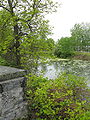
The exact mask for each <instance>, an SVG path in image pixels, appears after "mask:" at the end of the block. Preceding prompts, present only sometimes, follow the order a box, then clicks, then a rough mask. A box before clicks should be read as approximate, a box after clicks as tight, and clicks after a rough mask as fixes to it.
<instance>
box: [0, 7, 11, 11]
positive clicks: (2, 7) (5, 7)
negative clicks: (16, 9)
mask: <svg viewBox="0 0 90 120" xmlns="http://www.w3.org/2000/svg"><path fill="white" fill-rule="evenodd" d="M0 7H2V8H3V9H5V10H7V11H8V12H11V11H10V10H9V9H7V8H6V7H4V6H2V5H0Z"/></svg>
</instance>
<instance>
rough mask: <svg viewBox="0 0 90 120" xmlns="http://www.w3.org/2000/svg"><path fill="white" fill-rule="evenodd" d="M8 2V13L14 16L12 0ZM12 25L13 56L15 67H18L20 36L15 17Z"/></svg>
mask: <svg viewBox="0 0 90 120" xmlns="http://www.w3.org/2000/svg"><path fill="white" fill-rule="evenodd" d="M8 4H9V9H10V13H11V15H12V17H15V13H14V11H13V6H12V1H11V0H8ZM13 22H14V24H15V25H14V26H13V29H14V39H15V42H14V47H13V49H14V48H15V58H16V61H15V62H16V65H17V67H20V58H21V57H20V50H19V47H20V36H19V26H18V23H17V18H16V19H14V21H13Z"/></svg>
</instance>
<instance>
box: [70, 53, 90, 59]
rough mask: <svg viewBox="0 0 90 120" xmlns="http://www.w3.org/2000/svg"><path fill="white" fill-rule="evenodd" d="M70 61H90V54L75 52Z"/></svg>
mask: <svg viewBox="0 0 90 120" xmlns="http://www.w3.org/2000/svg"><path fill="white" fill-rule="evenodd" d="M72 59H79V60H87V61H90V53H88V52H75V54H74V56H73V57H72Z"/></svg>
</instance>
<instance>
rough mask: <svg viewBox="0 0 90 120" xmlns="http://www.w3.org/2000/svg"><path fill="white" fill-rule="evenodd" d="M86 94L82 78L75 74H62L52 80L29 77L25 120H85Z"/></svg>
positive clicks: (87, 101)
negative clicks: (27, 114) (27, 116)
mask: <svg viewBox="0 0 90 120" xmlns="http://www.w3.org/2000/svg"><path fill="white" fill-rule="evenodd" d="M89 93H90V91H89V88H88V87H87V84H86V81H85V79H84V78H82V77H77V76H75V75H71V74H63V75H61V76H60V77H59V78H57V79H56V80H47V79H46V78H43V77H37V76H29V80H28V82H27V98H28V110H29V119H30V120H81V118H82V120H89V118H90V115H89V113H90V107H87V106H89V105H90V102H89V96H90V95H89ZM86 118H88V119H86Z"/></svg>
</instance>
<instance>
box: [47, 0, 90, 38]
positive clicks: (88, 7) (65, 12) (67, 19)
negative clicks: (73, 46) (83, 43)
mask: <svg viewBox="0 0 90 120" xmlns="http://www.w3.org/2000/svg"><path fill="white" fill-rule="evenodd" d="M53 1H58V2H59V3H61V6H60V8H59V9H58V12H57V13H53V14H52V15H48V16H47V18H48V19H49V20H50V25H52V26H54V29H53V33H54V35H53V36H52V37H53V38H54V39H55V40H57V39H60V38H61V37H62V36H63V37H66V36H70V29H71V28H72V27H73V26H74V24H76V23H81V22H90V15H89V11H90V0H53Z"/></svg>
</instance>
